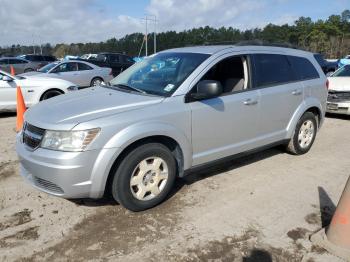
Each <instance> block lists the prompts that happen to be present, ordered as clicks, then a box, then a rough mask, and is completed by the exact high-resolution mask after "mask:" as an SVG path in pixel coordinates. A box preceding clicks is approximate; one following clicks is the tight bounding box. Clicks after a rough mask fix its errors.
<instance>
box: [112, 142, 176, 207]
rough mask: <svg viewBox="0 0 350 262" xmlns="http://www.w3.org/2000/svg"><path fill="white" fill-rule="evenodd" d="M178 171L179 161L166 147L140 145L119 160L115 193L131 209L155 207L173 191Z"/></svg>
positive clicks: (121, 202) (148, 144)
mask: <svg viewBox="0 0 350 262" xmlns="http://www.w3.org/2000/svg"><path fill="white" fill-rule="evenodd" d="M176 173H177V168H176V160H175V158H174V156H173V155H172V153H171V152H170V150H169V149H168V148H167V147H166V146H164V145H162V144H158V143H147V144H144V145H141V146H139V147H137V148H135V149H133V150H131V151H130V152H129V153H128V154H127V155H126V156H125V157H124V158H123V160H122V161H121V162H120V164H119V166H118V168H117V170H116V172H115V174H114V177H113V180H112V188H111V191H112V196H113V198H114V199H115V200H116V201H117V202H119V203H120V204H121V205H122V206H123V207H125V208H127V209H129V210H131V211H135V212H137V211H142V210H146V209H149V208H152V207H154V206H156V205H158V204H160V203H161V202H162V201H163V200H164V199H165V198H166V197H167V195H168V194H169V193H170V191H171V189H172V187H173V185H174V182H175V178H176ZM156 188H158V190H157V189H156Z"/></svg>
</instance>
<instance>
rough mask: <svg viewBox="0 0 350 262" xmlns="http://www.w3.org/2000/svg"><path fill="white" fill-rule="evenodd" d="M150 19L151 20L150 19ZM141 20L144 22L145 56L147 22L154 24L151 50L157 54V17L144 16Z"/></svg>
mask: <svg viewBox="0 0 350 262" xmlns="http://www.w3.org/2000/svg"><path fill="white" fill-rule="evenodd" d="M150 17H152V18H150ZM142 20H145V21H146V35H145V42H146V45H145V46H146V56H148V21H151V22H153V23H154V33H153V50H154V53H157V22H158V20H157V16H155V15H148V14H145V18H142Z"/></svg>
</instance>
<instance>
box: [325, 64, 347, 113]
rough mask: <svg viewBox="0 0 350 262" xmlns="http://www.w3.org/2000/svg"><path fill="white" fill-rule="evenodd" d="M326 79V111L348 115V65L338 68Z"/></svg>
mask: <svg viewBox="0 0 350 262" xmlns="http://www.w3.org/2000/svg"><path fill="white" fill-rule="evenodd" d="M328 81H329V83H328V84H329V91H328V99H327V112H328V113H335V114H344V115H350V65H345V66H343V67H342V68H339V69H338V70H337V71H335V73H334V74H333V75H331V76H330V77H329V78H328Z"/></svg>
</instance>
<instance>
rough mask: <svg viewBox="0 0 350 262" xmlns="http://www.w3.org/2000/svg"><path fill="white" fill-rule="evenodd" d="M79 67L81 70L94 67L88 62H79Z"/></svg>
mask: <svg viewBox="0 0 350 262" xmlns="http://www.w3.org/2000/svg"><path fill="white" fill-rule="evenodd" d="M78 68H79V71H84V70H91V69H92V67H91V66H89V65H87V64H83V63H78Z"/></svg>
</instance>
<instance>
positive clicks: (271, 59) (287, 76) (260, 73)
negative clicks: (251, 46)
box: [254, 54, 297, 87]
mask: <svg viewBox="0 0 350 262" xmlns="http://www.w3.org/2000/svg"><path fill="white" fill-rule="evenodd" d="M254 66H255V81H256V82H255V84H256V87H267V86H273V85H279V84H285V83H288V82H294V81H296V80H297V78H296V76H295V74H294V72H293V70H292V67H291V65H290V63H289V61H288V59H287V57H286V56H284V55H275V54H256V55H254Z"/></svg>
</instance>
